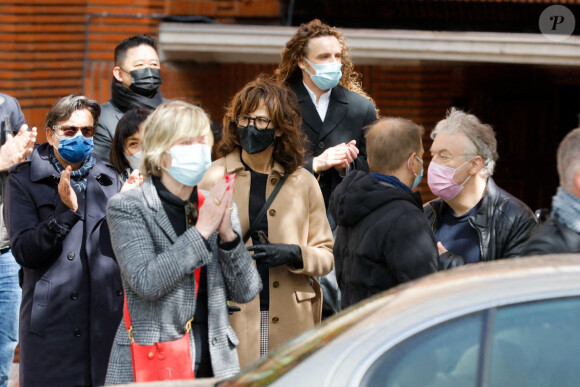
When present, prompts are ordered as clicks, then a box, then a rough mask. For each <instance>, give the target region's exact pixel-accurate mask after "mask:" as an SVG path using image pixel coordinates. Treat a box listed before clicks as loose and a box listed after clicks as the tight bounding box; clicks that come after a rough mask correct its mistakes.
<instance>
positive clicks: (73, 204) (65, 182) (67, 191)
mask: <svg viewBox="0 0 580 387" xmlns="http://www.w3.org/2000/svg"><path fill="white" fill-rule="evenodd" d="M71 171H72V168H71V166H70V165H69V166H68V167H66V168H65V170H64V171H62V172H61V174H60V181H59V182H58V194H59V195H60V200H62V202H63V203H64V204H65V205H66V206H67V207H68V208H70V209H71V210H73V211H74V212H76V211H77V210H78V208H79V204H78V200H77V194H76V192H75V190H74V189H73V188H72V186H71V184H70V173H71Z"/></svg>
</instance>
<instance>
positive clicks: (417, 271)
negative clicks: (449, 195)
mask: <svg viewBox="0 0 580 387" xmlns="http://www.w3.org/2000/svg"><path fill="white" fill-rule="evenodd" d="M329 210H330V212H331V214H332V216H333V217H334V219H335V220H336V222H337V224H338V226H339V227H338V231H337V235H336V241H335V243H334V260H335V268H336V276H337V279H338V284H339V287H340V290H341V292H342V307H343V308H346V307H348V306H349V305H352V304H354V303H356V302H359V301H361V300H363V299H365V298H368V297H370V296H372V295H374V294H376V293H379V292H381V291H383V290H386V289H389V288H392V287H394V286H396V285H399V284H401V283H404V282H408V281H411V280H413V279H416V278H419V277H422V276H425V275H427V274H430V273H434V272H436V271H437V259H438V253H437V246H436V243H435V239H434V238H433V234H432V233H431V228H430V226H429V222H428V221H427V218H425V216H424V215H423V210H422V202H421V195H420V194H419V193H418V192H414V193H410V192H407V191H403V190H402V189H400V188H395V187H393V186H391V185H388V184H385V183H382V182H379V181H378V180H376V179H375V178H374V177H373V176H372V175H371V174H369V173H366V172H361V171H353V172H351V173H349V174H348V175H347V176H346V177H345V178H344V180H343V182H342V183H341V184H340V185H339V186H338V187H337V188H336V190H335V191H334V192H333V194H332V196H331V198H330V207H329Z"/></svg>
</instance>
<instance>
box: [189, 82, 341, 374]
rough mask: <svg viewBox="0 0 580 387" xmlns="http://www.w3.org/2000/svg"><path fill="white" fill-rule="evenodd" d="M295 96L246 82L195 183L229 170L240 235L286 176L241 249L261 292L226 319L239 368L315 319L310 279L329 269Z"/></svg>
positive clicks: (315, 289)
mask: <svg viewBox="0 0 580 387" xmlns="http://www.w3.org/2000/svg"><path fill="white" fill-rule="evenodd" d="M299 112H300V110H299V107H298V101H297V99H296V96H295V95H294V94H293V93H292V91H289V90H288V89H286V88H283V87H280V86H278V85H276V84H275V83H274V82H272V81H269V80H266V79H264V78H258V79H257V80H255V81H253V82H250V83H249V84H247V85H246V86H245V87H244V88H243V89H242V90H241V91H240V92H238V94H236V96H234V98H233V99H232V101H231V103H230V106H229V108H228V111H227V113H226V116H225V117H224V125H223V127H224V129H223V140H222V143H221V145H220V148H219V152H220V153H221V154H222V155H225V157H222V158H220V159H219V160H217V161H215V162H214V163H213V164H212V166H211V167H210V168H209V169H208V171H207V172H206V174H205V176H204V178H203V180H202V182H201V183H200V187H202V188H205V187H212V186H213V185H214V184H215V183H216V181H218V180H219V179H220V178H222V177H223V176H224V175H225V174H230V173H235V174H236V179H235V185H234V201H235V202H236V204H237V206H238V209H239V217H240V223H241V226H242V234H244V235H245V234H246V233H247V232H248V230H249V229H250V225H251V224H252V222H254V220H255V218H256V217H257V214H258V213H259V211H260V209H261V208H262V206H263V205H264V203H265V202H266V200H267V198H268V197H269V196H270V194H271V193H272V191H273V190H274V188H275V187H276V185H277V184H278V183H279V182H280V180H281V179H282V178H283V177H284V176H286V175H287V176H288V177H287V179H286V181H285V182H284V183H283V186H282V188H281V190H280V191H279V193H278V194H277V196H276V197H275V199H274V201H273V202H272V203H271V205H270V206H269V208H268V210H267V211H266V215H265V216H264V217H263V218H262V221H261V222H260V223H259V224H258V225H257V227H255V229H254V230H253V232H252V233H251V235H249V236H248V239H247V241H246V246H247V247H248V250H250V251H251V252H253V253H254V254H253V257H254V260H255V262H256V265H257V267H258V272H260V275H261V278H262V283H263V284H264V287H263V290H262V291H261V292H260V295H259V296H258V297H256V298H255V299H254V300H253V301H252V302H250V303H248V304H244V305H239V307H240V308H241V311H239V312H235V313H234V314H233V315H232V316H231V317H230V321H231V323H232V326H233V328H234V330H235V331H236V334H237V336H238V338H239V340H240V344H239V346H238V354H239V357H240V366H241V367H244V366H246V365H248V364H250V363H251V362H253V361H255V360H257V359H258V358H259V357H260V356H261V355H265V354H266V353H267V352H268V351H269V350H272V349H275V348H277V347H279V346H280V345H282V344H284V343H286V342H287V341H289V340H291V339H293V338H295V337H296V336H298V335H300V334H301V333H303V332H305V331H307V330H309V329H311V328H313V327H314V325H315V324H316V323H318V322H320V316H321V308H322V292H321V291H320V287H319V285H318V282H317V281H316V279H315V277H317V276H323V275H325V274H327V273H328V272H330V271H331V270H332V268H333V266H334V257H333V255H332V247H333V239H332V233H331V231H330V226H329V224H328V221H327V218H326V212H325V207H324V200H323V198H322V193H321V191H320V188H319V186H318V183H317V182H316V180H315V178H314V177H313V176H312V174H311V173H309V172H308V171H306V170H305V169H304V168H302V167H301V165H302V162H303V157H304V152H305V141H306V138H305V136H304V134H303V133H302V132H301V130H300V122H301V119H300V113H299Z"/></svg>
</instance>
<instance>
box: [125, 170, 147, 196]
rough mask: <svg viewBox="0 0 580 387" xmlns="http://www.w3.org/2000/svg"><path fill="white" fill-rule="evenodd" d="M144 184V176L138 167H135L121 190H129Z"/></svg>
mask: <svg viewBox="0 0 580 387" xmlns="http://www.w3.org/2000/svg"><path fill="white" fill-rule="evenodd" d="M141 184H143V176H141V174H140V173H139V170H138V169H134V170H133V172H131V174H130V175H129V177H128V178H127V181H126V182H125V184H123V186H122V187H121V192H125V191H129V190H131V189H133V188H137V187H139V186H140V185H141Z"/></svg>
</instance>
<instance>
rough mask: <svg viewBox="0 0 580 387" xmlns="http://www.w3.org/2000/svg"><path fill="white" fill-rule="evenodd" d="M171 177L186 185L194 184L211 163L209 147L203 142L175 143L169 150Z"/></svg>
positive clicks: (169, 171) (199, 179)
mask: <svg viewBox="0 0 580 387" xmlns="http://www.w3.org/2000/svg"><path fill="white" fill-rule="evenodd" d="M168 152H169V153H170V154H171V167H170V168H169V170H167V169H165V168H163V169H165V170H166V171H167V172H168V173H169V174H170V175H171V177H173V178H174V179H175V180H177V181H178V182H180V183H181V184H183V185H187V186H191V187H193V186H196V185H197V184H198V183H199V182H200V181H201V179H202V177H203V175H204V174H205V171H206V170H207V169H208V168H209V166H210V165H211V149H210V147H209V146H208V145H205V144H199V143H198V144H191V145H176V146H174V147H172V148H171V149H170V150H169V151H168Z"/></svg>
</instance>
